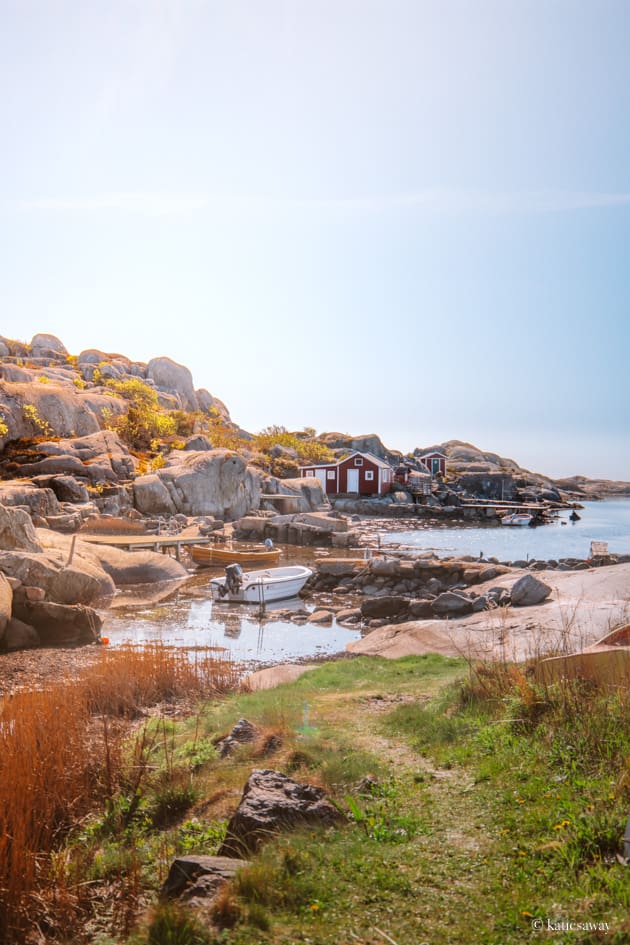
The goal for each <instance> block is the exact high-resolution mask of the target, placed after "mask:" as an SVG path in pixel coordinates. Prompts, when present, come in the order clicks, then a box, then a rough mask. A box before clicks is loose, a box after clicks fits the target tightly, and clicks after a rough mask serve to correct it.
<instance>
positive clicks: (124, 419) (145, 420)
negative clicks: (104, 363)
mask: <svg viewBox="0 0 630 945" xmlns="http://www.w3.org/2000/svg"><path fill="white" fill-rule="evenodd" d="M106 386H107V387H108V388H109V389H110V390H111V391H113V392H114V393H115V394H118V396H120V397H122V398H124V400H128V401H129V408H128V410H127V413H126V414H124V415H122V416H116V417H114V416H110V417H109V419H108V421H107V425H108V426H109V428H110V429H112V430H115V431H116V433H118V435H119V436H120V437H121V438H122V439H123V440H124V441H125V442H126V443H128V444H129V445H130V446H132V447H133V448H134V449H138V450H148V449H151V446H152V441H153V440H155V439H160V438H162V437H165V436H172V435H173V434H174V433H175V432H176V427H177V425H176V422H175V420H174V419H173V417H172V416H171V415H170V414H169V413H167V412H166V411H165V410H164V409H163V408H162V407H160V404H159V401H158V395H157V391H155V390H154V389H153V388H152V387H149V386H148V384H145V383H143V382H142V381H141V380H140V379H139V378H135V377H134V378H132V379H130V380H127V381H115V380H109V381H107V382H106Z"/></svg>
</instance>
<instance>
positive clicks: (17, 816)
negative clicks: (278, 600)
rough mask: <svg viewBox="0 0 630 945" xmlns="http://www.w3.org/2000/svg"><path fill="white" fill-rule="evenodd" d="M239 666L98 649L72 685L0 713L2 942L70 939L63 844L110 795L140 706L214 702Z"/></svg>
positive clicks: (75, 906) (157, 651)
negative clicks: (34, 936) (35, 933)
mask: <svg viewBox="0 0 630 945" xmlns="http://www.w3.org/2000/svg"><path fill="white" fill-rule="evenodd" d="M237 683H238V673H237V667H236V666H235V665H234V664H232V663H230V662H226V661H225V660H220V659H217V658H216V657H215V656H210V655H200V654H198V655H197V657H196V658H195V659H194V660H193V661H191V660H189V659H188V656H187V654H186V653H183V652H182V651H177V650H174V649H167V648H165V647H160V646H152V647H147V648H144V649H133V648H128V649H122V648H121V649H119V650H112V651H109V650H104V651H103V654H102V659H100V660H99V661H98V662H97V663H96V664H95V665H93V666H91V667H90V668H88V669H87V670H86V672H85V673H84V674H82V675H81V676H80V677H79V678H78V679H77V680H75V681H72V682H68V681H65V682H59V683H56V684H54V685H51V686H49V687H47V688H46V689H42V690H40V691H20V692H18V693H15V694H14V695H13V696H10V697H7V698H5V699H4V700H3V702H2V703H1V705H0V941H7V942H8V941H11V942H15V943H19V942H23V941H26V936H27V934H28V932H29V929H30V931H31V932H32V930H33V927H34V926H37V925H39V927H40V928H43V929H46V928H47V927H48V928H49V930H50V933H49V934H45V935H44V940H48V939H49V938H50V940H53V939H54V929H55V928H59V929H63V930H64V933H65V934H67V933H68V932H70V931H72V929H73V927H75V924H76V921H77V914H78V912H80V899H81V896H82V895H85V894H86V891H85V890H83V891H81V889H80V882H79V881H78V880H77V878H76V877H74V878H73V877H72V876H71V875H70V873H69V871H68V870H67V869H65V867H64V864H63V863H62V862H60V858H59V853H56V852H55V851H59V849H60V848H61V842H62V841H63V839H64V837H66V836H67V834H68V832H69V830H70V829H71V828H72V827H73V826H74V825H76V824H77V823H78V822H79V821H80V820H81V818H83V817H85V816H86V815H87V814H88V813H89V812H90V811H95V810H101V809H102V807H103V805H104V803H105V802H106V801H107V800H108V798H111V797H112V793H113V791H114V790H115V785H116V784H117V781H118V777H119V775H120V770H121V765H122V754H123V753H122V745H123V739H124V737H125V736H126V735H127V734H128V730H129V729H128V726H125V725H124V724H122V723H121V722H120V721H118V722H116V721H112V719H114V720H116V719H118V720H120V719H132V718H134V717H135V716H137V714H138V712H139V711H140V709H141V708H142V707H146V706H150V705H155V704H158V703H163V702H165V701H173V700H187V701H194V700H199V699H202V698H212V697H216V696H219V695H221V694H223V693H225V692H227V691H229V690H230V689H233V688H235V687H236V685H237Z"/></svg>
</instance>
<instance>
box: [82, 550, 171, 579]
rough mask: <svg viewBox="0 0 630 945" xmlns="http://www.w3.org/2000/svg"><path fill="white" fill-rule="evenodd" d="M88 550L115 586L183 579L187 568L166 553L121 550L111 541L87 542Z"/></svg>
mask: <svg viewBox="0 0 630 945" xmlns="http://www.w3.org/2000/svg"><path fill="white" fill-rule="evenodd" d="M91 549H92V553H93V555H94V557H95V558H96V559H97V561H98V562H99V563H100V565H101V567H102V568H103V570H104V571H105V572H106V573H107V574H109V576H110V577H111V579H112V580H113V582H114V584H115V585H116V587H126V586H128V585H133V584H159V583H161V582H163V581H183V580H186V579H187V578H188V571H187V570H186V568H185V567H184V565H183V564H180V562H179V561H176V560H175V558H171V557H170V556H169V555H162V554H158V553H157V552H155V551H146V550H144V549H143V550H138V551H121V549H120V548H113V547H111V545H99V544H92V545H91Z"/></svg>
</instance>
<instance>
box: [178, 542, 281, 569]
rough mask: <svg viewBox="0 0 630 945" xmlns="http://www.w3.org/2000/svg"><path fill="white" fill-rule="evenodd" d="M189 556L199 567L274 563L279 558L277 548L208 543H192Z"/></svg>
mask: <svg viewBox="0 0 630 945" xmlns="http://www.w3.org/2000/svg"><path fill="white" fill-rule="evenodd" d="M190 556H191V558H192V559H193V561H194V562H195V564H198V565H200V566H201V567H206V568H209V567H212V566H213V565H217V564H218V565H224V566H225V565H226V564H253V565H256V564H257V565H266V564H275V563H276V561H278V560H279V558H280V551H279V549H277V548H272V549H271V550H265V551H260V550H257V549H252V548H212V547H210V546H209V545H192V547H191V549H190Z"/></svg>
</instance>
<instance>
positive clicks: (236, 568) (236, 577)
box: [225, 564, 243, 594]
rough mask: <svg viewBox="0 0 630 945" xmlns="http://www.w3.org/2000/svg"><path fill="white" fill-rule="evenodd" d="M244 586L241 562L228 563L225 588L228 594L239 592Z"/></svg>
mask: <svg viewBox="0 0 630 945" xmlns="http://www.w3.org/2000/svg"><path fill="white" fill-rule="evenodd" d="M242 586H243V569H242V568H241V566H240V564H228V566H227V567H226V569H225V590H226V592H227V593H228V594H238V592H239V591H240V589H241V587H242Z"/></svg>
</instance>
